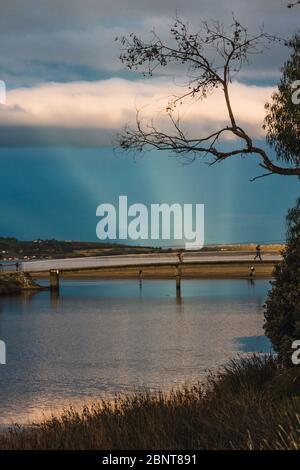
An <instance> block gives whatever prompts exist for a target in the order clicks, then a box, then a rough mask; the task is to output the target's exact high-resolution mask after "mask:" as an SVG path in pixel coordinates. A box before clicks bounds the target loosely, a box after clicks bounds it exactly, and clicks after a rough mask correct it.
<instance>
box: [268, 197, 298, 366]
mask: <svg viewBox="0 0 300 470" xmlns="http://www.w3.org/2000/svg"><path fill="white" fill-rule="evenodd" d="M271 284H272V289H271V290H270V292H269V294H268V297H267V301H266V305H265V320H266V321H265V326H264V327H265V332H266V335H267V336H268V337H269V338H270V340H271V342H272V344H273V347H274V350H275V351H276V352H277V353H278V355H279V358H280V359H281V360H282V362H283V363H284V364H285V365H291V364H292V362H291V357H292V353H293V349H292V343H293V341H294V340H300V198H299V199H298V201H297V204H296V206H295V207H294V208H293V209H290V210H289V212H288V215H287V246H286V249H285V251H284V252H283V262H282V263H281V264H278V265H277V266H276V268H275V270H274V280H273V281H272V283H271Z"/></svg>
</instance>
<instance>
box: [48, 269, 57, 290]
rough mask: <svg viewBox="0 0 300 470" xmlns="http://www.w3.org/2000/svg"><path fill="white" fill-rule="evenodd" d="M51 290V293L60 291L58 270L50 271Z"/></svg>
mask: <svg viewBox="0 0 300 470" xmlns="http://www.w3.org/2000/svg"><path fill="white" fill-rule="evenodd" d="M50 290H51V292H58V291H59V270H58V269H51V270H50Z"/></svg>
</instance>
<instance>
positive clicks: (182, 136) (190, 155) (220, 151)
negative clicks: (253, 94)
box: [118, 18, 300, 179]
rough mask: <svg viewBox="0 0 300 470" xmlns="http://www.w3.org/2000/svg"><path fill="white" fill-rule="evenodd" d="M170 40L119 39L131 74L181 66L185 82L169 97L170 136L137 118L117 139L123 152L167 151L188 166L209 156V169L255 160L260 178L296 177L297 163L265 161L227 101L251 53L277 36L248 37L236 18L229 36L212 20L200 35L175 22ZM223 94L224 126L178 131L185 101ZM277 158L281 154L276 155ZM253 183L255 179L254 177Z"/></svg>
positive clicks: (152, 124) (180, 129)
mask: <svg viewBox="0 0 300 470" xmlns="http://www.w3.org/2000/svg"><path fill="white" fill-rule="evenodd" d="M170 33H171V39H172V40H171V41H170V43H169V42H164V41H163V40H162V39H161V38H160V37H158V36H157V35H156V33H154V32H153V38H152V40H151V41H149V42H144V41H143V40H142V39H140V38H138V37H137V36H136V35H134V34H131V35H130V36H129V38H127V37H122V38H121V43H122V45H123V51H122V53H121V56H120V58H121V60H122V62H123V63H124V64H126V66H127V67H128V68H129V69H131V70H136V71H138V70H141V71H142V72H143V73H144V74H145V75H146V74H148V75H150V76H151V75H152V74H153V72H154V71H155V70H156V69H157V68H158V67H168V66H172V65H174V64H175V65H177V66H181V67H183V68H184V72H185V74H186V77H187V83H186V87H185V88H184V91H183V92H182V93H180V94H179V95H178V96H174V97H173V99H172V100H171V101H170V103H169V104H168V107H167V109H166V111H167V114H168V116H169V118H170V121H171V124H172V127H173V131H171V132H166V131H163V130H162V129H158V128H156V126H155V124H154V123H153V121H151V122H147V123H146V124H145V123H144V121H143V119H142V117H141V113H140V112H138V113H137V118H136V128H131V127H128V126H127V127H126V128H125V130H124V132H123V133H122V134H121V135H120V136H119V139H118V140H119V144H120V146H121V147H122V148H123V149H125V150H135V151H143V150H146V149H148V148H150V149H151V148H154V149H159V150H169V151H172V153H175V154H178V155H182V156H184V157H185V158H187V159H188V161H193V160H194V159H195V158H197V156H203V157H205V156H207V155H209V156H210V157H212V160H211V161H210V164H214V163H216V162H220V161H223V160H225V159H227V158H230V157H232V156H236V155H242V156H246V155H253V154H255V155H258V156H259V157H260V159H261V162H260V166H261V167H262V168H263V169H264V170H267V173H264V174H262V175H261V176H259V177H262V176H267V175H269V174H273V173H277V174H281V175H300V167H299V165H298V163H299V162H298V161H296V162H295V164H292V165H289V166H281V165H278V164H276V163H274V161H272V159H271V158H270V156H269V155H268V153H267V152H266V151H265V150H264V149H263V148H262V147H259V146H257V145H256V144H255V143H254V142H253V139H252V138H251V136H250V135H249V134H248V133H247V132H246V131H245V129H243V128H242V127H241V125H240V124H239V123H238V122H237V119H236V116H235V113H234V109H233V107H232V104H231V99H230V83H231V81H232V78H233V77H234V76H236V75H237V74H238V73H239V72H240V70H241V68H242V66H243V64H244V63H245V62H247V61H248V59H249V57H250V56H251V55H252V54H255V53H258V52H261V51H262V50H263V48H264V47H266V46H267V45H268V44H270V43H271V42H273V41H276V40H278V39H277V38H276V37H274V36H271V35H268V34H266V33H265V32H264V31H260V32H259V33H258V34H257V35H251V34H249V32H248V30H247V29H246V28H245V27H243V26H242V25H241V24H240V23H239V22H238V21H237V20H236V19H235V18H234V19H233V24H232V25H231V27H230V28H229V31H225V29H224V27H223V26H222V25H221V24H220V23H219V22H217V21H213V22H211V23H208V22H203V23H202V28H201V30H200V31H199V32H196V33H193V32H190V31H189V28H188V26H187V25H186V24H185V23H184V22H182V21H181V20H179V19H176V20H175V23H174V25H173V26H172V27H171V29H170ZM216 88H220V89H221V90H222V92H223V96H224V100H225V103H226V108H227V111H228V125H226V126H224V127H222V128H220V129H216V130H215V131H213V132H211V133H210V134H209V135H204V136H199V137H197V138H189V136H188V135H187V133H186V132H185V131H184V130H183V128H182V126H181V120H180V114H177V115H176V113H175V112H174V110H175V108H178V107H180V105H182V104H183V103H184V102H186V100H187V99H191V100H192V101H194V102H195V101H197V100H199V99H203V98H206V97H207V95H208V94H209V93H210V92H212V91H213V90H214V89H216ZM230 137H233V138H234V139H233V140H231V141H232V142H234V148H232V149H231V150H225V147H224V145H223V144H224V139H227V140H228V138H230ZM278 158H280V155H279V156H278ZM254 179H256V178H254Z"/></svg>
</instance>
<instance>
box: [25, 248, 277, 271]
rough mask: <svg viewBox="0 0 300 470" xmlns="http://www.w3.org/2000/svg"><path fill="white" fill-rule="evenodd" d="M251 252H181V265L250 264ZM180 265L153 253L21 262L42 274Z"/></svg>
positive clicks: (269, 256)
mask: <svg viewBox="0 0 300 470" xmlns="http://www.w3.org/2000/svg"><path fill="white" fill-rule="evenodd" d="M254 255H255V254H254V253H253V252H251V253H250V252H248V253H245V252H232V253H228V252H226V253H222V252H210V253H207V252H202V253H192V252H190V253H188V252H185V253H184V254H183V256H182V259H181V262H182V264H183V265H185V264H186V265H191V264H197V265H201V264H230V263H237V262H238V263H253V260H254ZM262 258H263V261H264V262H265V263H270V264H274V263H276V262H278V261H280V260H281V256H280V255H279V254H273V253H265V254H262ZM178 263H180V260H179V257H178V255H177V254H176V253H163V254H158V253H153V254H146V255H121V256H97V257H85V258H66V259H49V260H48V259H47V260H37V261H26V262H23V263H22V266H21V269H22V271H24V272H31V273H34V272H43V271H51V270H59V271H76V270H78V271H80V270H86V269H101V268H117V267H118V268H122V267H130V266H132V267H133V266H170V265H176V264H178Z"/></svg>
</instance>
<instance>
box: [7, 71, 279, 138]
mask: <svg viewBox="0 0 300 470" xmlns="http://www.w3.org/2000/svg"><path fill="white" fill-rule="evenodd" d="M178 91H182V90H178V87H176V86H175V85H174V83H173V82H170V81H169V79H168V78H166V77H165V78H156V79H152V80H140V81H134V82H133V81H130V80H125V79H120V78H111V79H108V80H100V81H96V82H71V83H46V84H42V85H39V86H34V87H32V88H19V89H15V90H12V91H9V92H8V93H7V105H6V106H2V107H1V108H0V124H1V125H2V126H6V127H19V128H22V127H25V128H26V127H31V128H34V127H36V128H37V131H38V129H43V128H47V127H51V128H68V129H80V130H85V129H93V130H99V131H105V130H109V131H112V130H114V131H116V132H117V131H118V130H120V129H121V128H122V127H123V126H124V125H125V124H126V123H129V124H132V125H134V121H135V115H136V108H138V109H140V108H142V112H141V114H142V115H143V116H144V117H145V120H147V119H148V118H149V119H150V118H151V117H152V116H154V117H155V120H156V122H157V125H158V126H163V127H166V126H168V122H169V121H168V118H167V114H166V112H165V108H166V105H167V103H168V100H169V99H170V96H171V95H172V94H174V93H178ZM272 92H273V88H272V87H259V86H249V85H244V84H241V83H238V82H233V83H232V85H231V88H230V93H231V100H232V106H233V109H234V112H235V115H236V117H237V122H238V123H239V124H240V125H241V126H242V127H245V128H246V129H247V130H248V131H249V132H251V134H252V136H253V137H257V138H259V137H262V136H263V132H262V128H261V124H262V121H263V118H264V114H265V111H264V104H265V102H266V101H267V100H268V99H269V98H270V96H271V94H272ZM181 112H182V114H183V119H182V124H183V126H184V127H185V128H186V130H187V131H188V132H189V133H190V135H193V136H197V135H198V136H199V135H202V134H203V132H208V131H210V130H214V129H216V128H218V127H220V126H224V125H226V124H227V123H228V124H229V121H228V115H227V110H226V105H225V101H224V97H223V94H222V92H221V90H217V91H216V92H214V94H212V95H210V96H209V97H208V98H207V99H206V100H203V101H198V102H197V103H195V104H193V105H191V106H183V108H182V109H181Z"/></svg>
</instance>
